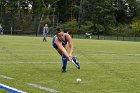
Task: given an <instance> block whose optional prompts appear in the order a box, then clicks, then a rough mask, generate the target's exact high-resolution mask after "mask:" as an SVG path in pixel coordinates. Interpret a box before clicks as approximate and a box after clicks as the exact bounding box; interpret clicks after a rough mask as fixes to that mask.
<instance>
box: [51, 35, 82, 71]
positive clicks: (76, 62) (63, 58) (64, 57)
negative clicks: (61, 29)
mask: <svg viewBox="0 0 140 93" xmlns="http://www.w3.org/2000/svg"><path fill="white" fill-rule="evenodd" d="M56 38H57V35H55V36H54V37H53V40H52V45H53V47H54V48H55V49H56V50H57V49H58V46H57V45H56V43H55V40H56ZM58 39H59V38H58ZM59 40H60V39H59ZM60 41H61V40H60ZM61 42H62V45H63V47H64V48H65V47H66V45H67V42H68V41H67V39H66V34H64V40H63V41H61ZM72 60H73V61H72V62H73V63H74V65H75V66H76V67H77V68H78V69H80V64H79V63H78V61H77V58H76V57H75V56H73V57H72ZM67 61H68V58H67V57H66V56H65V55H64V54H62V64H63V65H62V70H63V71H66V66H67Z"/></svg>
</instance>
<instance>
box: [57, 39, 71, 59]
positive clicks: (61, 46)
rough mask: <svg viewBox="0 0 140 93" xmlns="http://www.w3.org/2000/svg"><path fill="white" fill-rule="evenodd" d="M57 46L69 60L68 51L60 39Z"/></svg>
mask: <svg viewBox="0 0 140 93" xmlns="http://www.w3.org/2000/svg"><path fill="white" fill-rule="evenodd" d="M56 45H57V47H58V49H59V50H60V51H62V53H63V54H64V55H65V56H66V57H67V58H68V59H69V55H68V53H67V51H66V49H65V48H64V47H63V45H62V42H60V41H59V40H58V39H56Z"/></svg>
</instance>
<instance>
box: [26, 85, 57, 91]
mask: <svg viewBox="0 0 140 93" xmlns="http://www.w3.org/2000/svg"><path fill="white" fill-rule="evenodd" d="M28 85H30V86H33V87H35V88H39V89H42V90H46V91H49V92H59V91H57V90H54V89H50V88H47V87H43V86H40V85H37V84H33V83H28Z"/></svg>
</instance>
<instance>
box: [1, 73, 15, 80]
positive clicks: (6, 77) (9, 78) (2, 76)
mask: <svg viewBox="0 0 140 93" xmlns="http://www.w3.org/2000/svg"><path fill="white" fill-rule="evenodd" d="M0 77H1V78H5V79H8V80H14V78H11V77H8V76H5V75H2V74H0Z"/></svg>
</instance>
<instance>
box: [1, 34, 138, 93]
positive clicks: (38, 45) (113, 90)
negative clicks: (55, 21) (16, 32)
mask: <svg viewBox="0 0 140 93" xmlns="http://www.w3.org/2000/svg"><path fill="white" fill-rule="evenodd" d="M73 42H74V45H75V48H74V55H76V56H77V57H78V60H79V62H80V64H81V69H80V70H78V69H76V68H75V67H74V65H73V64H72V63H68V68H67V72H66V73H61V57H60V56H59V54H58V53H57V52H56V50H54V49H53V47H52V45H51V38H48V41H47V43H43V42H42V37H27V36H0V83H2V84H4V85H7V86H10V87H12V88H16V89H19V90H22V91H25V92H27V93H51V92H49V91H48V90H45V89H52V90H55V91H57V92H59V93H140V42H129V41H111V40H89V39H73ZM3 76H5V77H3ZM8 77H9V78H8ZM77 78H80V79H81V80H82V81H81V83H80V84H78V83H76V79H77ZM33 84H35V85H37V86H38V87H40V88H42V89H39V88H38V87H34V86H32V85H33ZM0 93H7V91H5V90H3V89H0Z"/></svg>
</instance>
